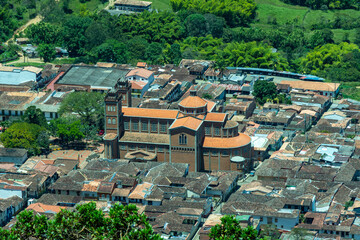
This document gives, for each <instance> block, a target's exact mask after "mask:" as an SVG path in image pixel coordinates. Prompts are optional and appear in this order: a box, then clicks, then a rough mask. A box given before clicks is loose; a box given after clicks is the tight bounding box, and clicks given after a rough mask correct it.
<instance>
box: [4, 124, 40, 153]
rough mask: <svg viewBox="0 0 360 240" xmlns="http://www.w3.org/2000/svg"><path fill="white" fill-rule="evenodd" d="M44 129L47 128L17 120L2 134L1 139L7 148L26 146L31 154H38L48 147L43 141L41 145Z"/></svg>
mask: <svg viewBox="0 0 360 240" xmlns="http://www.w3.org/2000/svg"><path fill="white" fill-rule="evenodd" d="M44 131H46V129H45V128H44V127H41V126H39V125H36V124H32V123H26V122H17V123H13V124H12V125H11V126H10V127H9V128H8V129H6V131H5V132H4V133H2V134H1V135H0V140H1V142H2V143H3V145H4V147H6V148H25V149H26V150H28V152H29V155H37V154H40V152H41V148H42V147H45V148H46V147H47V146H46V145H45V144H43V142H42V143H41V144H40V145H39V141H38V138H39V136H40V135H41V134H42V133H43V132H44ZM41 138H44V136H42V137H41Z"/></svg>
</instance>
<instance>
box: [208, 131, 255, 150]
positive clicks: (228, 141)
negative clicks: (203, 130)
mask: <svg viewBox="0 0 360 240" xmlns="http://www.w3.org/2000/svg"><path fill="white" fill-rule="evenodd" d="M250 143H251V138H250V137H249V136H248V135H245V134H243V133H240V134H239V135H238V136H236V137H231V138H219V137H205V140H204V144H203V147H205V148H223V149H224V148H238V147H242V146H245V145H247V144H250Z"/></svg>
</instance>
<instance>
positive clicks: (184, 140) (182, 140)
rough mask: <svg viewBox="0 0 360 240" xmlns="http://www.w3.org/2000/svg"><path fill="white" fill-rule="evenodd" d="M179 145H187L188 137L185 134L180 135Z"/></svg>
mask: <svg viewBox="0 0 360 240" xmlns="http://www.w3.org/2000/svg"><path fill="white" fill-rule="evenodd" d="M179 144H180V145H186V144H187V136H186V135H185V134H180V135H179Z"/></svg>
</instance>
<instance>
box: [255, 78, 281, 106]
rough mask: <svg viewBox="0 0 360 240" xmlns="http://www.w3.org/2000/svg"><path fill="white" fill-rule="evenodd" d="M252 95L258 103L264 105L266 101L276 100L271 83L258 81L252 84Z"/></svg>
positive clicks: (274, 90) (274, 89) (274, 88)
mask: <svg viewBox="0 0 360 240" xmlns="http://www.w3.org/2000/svg"><path fill="white" fill-rule="evenodd" d="M253 94H254V96H255V98H256V101H257V102H258V103H260V104H264V103H265V102H266V101H267V99H274V98H276V96H277V90H276V86H275V84H274V83H273V82H268V81H265V80H258V81H256V82H255V84H254V92H253Z"/></svg>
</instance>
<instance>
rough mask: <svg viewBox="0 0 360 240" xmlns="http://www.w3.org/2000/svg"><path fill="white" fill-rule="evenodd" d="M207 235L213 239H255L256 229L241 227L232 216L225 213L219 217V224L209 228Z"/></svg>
mask: <svg viewBox="0 0 360 240" xmlns="http://www.w3.org/2000/svg"><path fill="white" fill-rule="evenodd" d="M209 237H210V239H214V240H238V239H242V240H255V239H257V231H256V230H255V229H254V228H252V227H247V228H241V225H240V222H239V221H238V220H236V218H235V217H234V216H231V215H226V216H224V217H223V218H221V224H217V225H215V226H214V227H212V228H211V230H210V234H209Z"/></svg>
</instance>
